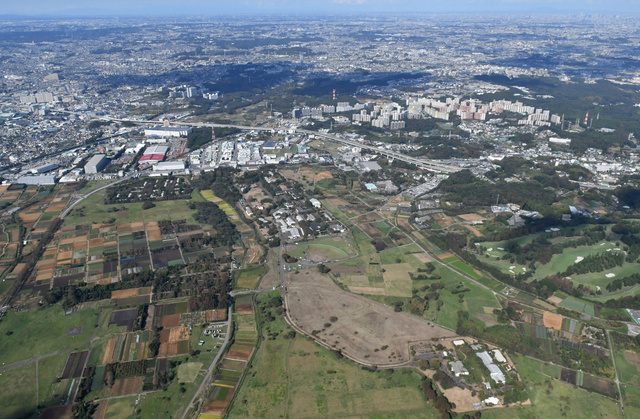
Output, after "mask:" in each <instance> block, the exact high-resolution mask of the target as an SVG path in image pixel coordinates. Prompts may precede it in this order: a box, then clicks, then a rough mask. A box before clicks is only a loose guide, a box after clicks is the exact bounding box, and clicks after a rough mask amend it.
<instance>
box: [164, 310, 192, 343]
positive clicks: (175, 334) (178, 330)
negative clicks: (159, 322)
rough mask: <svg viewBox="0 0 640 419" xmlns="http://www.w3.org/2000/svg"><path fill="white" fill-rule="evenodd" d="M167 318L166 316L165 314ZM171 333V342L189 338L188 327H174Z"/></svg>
mask: <svg viewBox="0 0 640 419" xmlns="http://www.w3.org/2000/svg"><path fill="white" fill-rule="evenodd" d="M165 318H166V316H165ZM169 330H170V334H169V343H173V342H177V341H179V340H187V339H189V328H188V327H172V328H171V329H169Z"/></svg>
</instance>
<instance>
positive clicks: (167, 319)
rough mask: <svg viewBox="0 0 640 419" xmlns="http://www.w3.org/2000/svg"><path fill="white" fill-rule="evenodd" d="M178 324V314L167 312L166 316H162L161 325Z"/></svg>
mask: <svg viewBox="0 0 640 419" xmlns="http://www.w3.org/2000/svg"><path fill="white" fill-rule="evenodd" d="M177 326H180V315H179V314H169V315H167V316H162V327H164V328H169V327H177Z"/></svg>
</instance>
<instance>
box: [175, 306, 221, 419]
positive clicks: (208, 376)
mask: <svg viewBox="0 0 640 419" xmlns="http://www.w3.org/2000/svg"><path fill="white" fill-rule="evenodd" d="M227 317H228V320H227V333H225V336H224V342H222V345H221V346H220V350H219V351H218V353H217V354H216V357H215V358H214V359H213V361H211V365H209V368H208V369H207V373H206V374H205V376H204V378H203V379H202V382H201V383H200V387H198V389H197V390H196V392H195V394H194V395H193V397H192V398H191V401H190V402H189V404H187V407H186V408H185V409H184V412H183V413H182V416H181V419H185V418H186V417H187V413H189V409H191V407H192V406H193V404H194V403H195V401H196V399H197V398H198V397H199V396H200V393H202V390H203V389H204V388H207V387H208V386H209V382H210V381H211V375H212V374H213V370H214V368H215V367H216V365H217V364H218V361H219V360H220V357H221V356H222V354H223V353H224V352H225V350H226V349H227V345H228V344H229V338H230V337H231V322H232V318H231V307H229V311H228V313H227Z"/></svg>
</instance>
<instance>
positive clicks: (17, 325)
mask: <svg viewBox="0 0 640 419" xmlns="http://www.w3.org/2000/svg"><path fill="white" fill-rule="evenodd" d="M99 313H100V310H99V309H93V310H82V311H77V312H75V313H73V314H70V315H68V316H65V315H64V313H63V311H62V308H61V307H60V306H59V305H55V306H51V307H46V308H38V309H31V310H24V311H20V312H17V313H16V312H14V311H12V310H7V314H6V315H5V316H4V318H3V319H2V321H0V336H2V339H0V354H2V362H5V363H6V364H7V365H8V364H11V363H14V362H16V361H20V360H23V359H29V358H32V357H36V356H40V355H46V354H49V353H52V352H56V351H61V350H65V349H71V348H73V347H76V346H78V345H80V344H81V343H83V342H85V341H86V340H88V339H89V338H90V337H91V335H92V334H93V330H94V326H95V324H96V322H97V320H98V314H99ZM75 326H82V333H81V334H79V335H76V336H67V329H69V328H71V327H75ZM7 336H10V338H8V337H7Z"/></svg>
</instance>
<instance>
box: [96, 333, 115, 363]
mask: <svg viewBox="0 0 640 419" xmlns="http://www.w3.org/2000/svg"><path fill="white" fill-rule="evenodd" d="M117 343H118V337H117V336H115V337H112V338H111V339H109V342H107V344H106V345H105V346H104V350H103V352H102V362H101V363H100V365H106V364H109V363H111V362H113V353H114V352H115V350H116V344H117Z"/></svg>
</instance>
